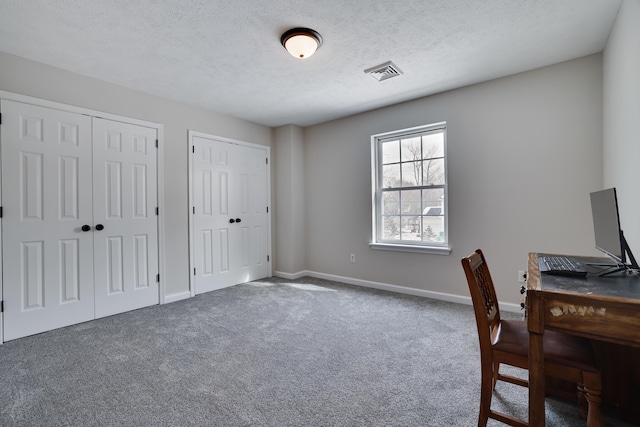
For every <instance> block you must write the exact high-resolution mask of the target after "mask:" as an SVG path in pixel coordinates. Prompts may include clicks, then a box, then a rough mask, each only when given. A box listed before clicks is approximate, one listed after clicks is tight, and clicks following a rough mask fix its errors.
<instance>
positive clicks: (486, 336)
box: [462, 249, 500, 348]
mask: <svg viewBox="0 0 640 427" xmlns="http://www.w3.org/2000/svg"><path fill="white" fill-rule="evenodd" d="M462 267H463V268H464V271H465V274H466V276H467V284H468V285H469V292H470V293H471V300H472V302H473V309H474V312H475V315H476V322H477V324H478V334H479V338H480V347H481V348H483V347H484V346H486V345H489V346H490V345H491V337H492V336H493V333H494V329H495V328H497V327H498V325H499V324H500V308H499V306H498V298H497V297H496V291H495V288H494V286H493V280H492V279H491V273H489V267H488V266H487V262H486V260H485V259H484V255H483V253H482V251H481V250H480V249H477V250H476V251H475V252H474V253H473V254H471V255H470V256H468V257H466V258H463V259H462Z"/></svg>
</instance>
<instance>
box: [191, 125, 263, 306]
mask: <svg viewBox="0 0 640 427" xmlns="http://www.w3.org/2000/svg"><path fill="white" fill-rule="evenodd" d="M187 133H188V141H189V144H188V147H187V148H188V150H189V151H188V158H189V169H188V174H189V187H188V192H189V206H188V209H189V211H188V215H189V290H190V292H191V296H192V297H194V296H195V295H196V288H195V283H194V274H193V270H194V268H195V266H196V261H195V249H194V238H193V211H194V206H195V203H194V200H193V156H192V154H193V150H194V148H193V139H194V138H197V137H200V138H206V139H215V140H216V141H221V142H226V143H228V144H235V145H241V146H244V147H249V148H256V149H259V150H266V151H267V206H268V208H269V211H268V213H267V248H268V251H269V259H270V261H269V265H268V272H269V276H271V275H273V263H272V262H271V259H272V256H271V252H272V251H271V249H272V248H271V147H269V146H268V145H261V144H254V143H251V142H245V141H240V140H237V139H231V138H224V137H221V136H216V135H211V134H208V133H204V132H197V131H194V130H191V129H189V130H188V132H187Z"/></svg>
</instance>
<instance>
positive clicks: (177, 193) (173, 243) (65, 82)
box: [0, 52, 275, 297]
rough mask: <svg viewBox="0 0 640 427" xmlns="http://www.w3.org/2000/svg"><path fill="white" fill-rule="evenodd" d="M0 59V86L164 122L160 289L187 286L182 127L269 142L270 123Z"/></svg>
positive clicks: (177, 291) (171, 291)
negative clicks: (162, 227)
mask: <svg viewBox="0 0 640 427" xmlns="http://www.w3.org/2000/svg"><path fill="white" fill-rule="evenodd" d="M0 64H1V66H0V90H5V91H8V92H14V93H18V94H22V95H28V96H33V97H37V98H42V99H46V100H50V101H55V102H60V103H63V104H69V105H73V106H77V107H84V108H89V109H93V110H97V111H101V112H106V113H112V114H118V115H121V116H126V117H132V118H136V119H141V120H147V121H151V122H156V123H161V124H163V125H164V170H165V177H164V200H165V210H164V212H163V214H164V215H165V217H164V225H165V230H164V231H165V248H164V250H165V259H166V263H165V272H166V277H165V278H164V283H165V286H166V293H165V295H166V296H168V297H171V296H172V295H184V293H185V292H188V291H189V287H188V286H189V275H188V274H189V268H188V262H189V245H188V222H187V221H188V213H187V212H188V203H187V201H188V192H187V166H188V157H187V156H188V153H187V130H188V129H192V130H196V131H200V132H206V133H210V134H213V135H217V136H223V137H227V138H232V139H237V140H241V141H246V142H252V143H256V144H262V145H271V129H270V128H268V127H266V126H261V125H258V124H255V123H251V122H247V121H245V120H240V119H236V118H233V117H229V116H225V115H222V114H217V113H214V112H211V111H205V110H202V109H198V108H193V107H190V106H187V105H185V104H181V103H178V102H173V101H170V100H167V99H163V98H158V97H154V96H150V95H147V94H144V93H141V92H137V91H134V90H130V89H127V88H124V87H121V86H116V85H112V84H109V83H106V82H103V81H99V80H95V79H91V78H89V77H85V76H81V75H78V74H74V73H70V72H68V71H64V70H60V69H57V68H53V67H50V66H47V65H43V64H40V63H37V62H33V61H29V60H26V59H22V58H19V57H16V56H13V55H9V54H6V53H2V52H0ZM272 181H273V179H272ZM274 240H275V239H274ZM272 252H273V251H272Z"/></svg>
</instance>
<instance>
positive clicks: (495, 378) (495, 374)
mask: <svg viewBox="0 0 640 427" xmlns="http://www.w3.org/2000/svg"><path fill="white" fill-rule="evenodd" d="M499 373H500V362H493V381H492V384H491V389H492V390H495V389H496V384H497V383H498V374H499Z"/></svg>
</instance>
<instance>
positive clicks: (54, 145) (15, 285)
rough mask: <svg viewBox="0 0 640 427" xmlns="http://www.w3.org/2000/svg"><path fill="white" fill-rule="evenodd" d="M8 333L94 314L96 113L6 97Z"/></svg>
mask: <svg viewBox="0 0 640 427" xmlns="http://www.w3.org/2000/svg"><path fill="white" fill-rule="evenodd" d="M0 102H1V105H0V109H1V110H2V119H3V124H2V126H0V129H1V134H0V139H1V141H2V178H3V179H2V198H3V200H2V202H3V211H4V216H3V220H2V221H3V259H2V265H3V291H4V307H5V312H4V315H5V318H4V339H5V340H11V339H15V338H19V337H23V336H27V335H32V334H36V333H40V332H43V331H46V330H50V329H55V328H59V327H62V326H68V325H71V324H75V323H79V322H83V321H86V320H90V319H93V317H94V309H93V303H94V292H93V256H92V252H93V236H92V233H91V232H84V231H82V226H83V225H91V223H92V213H91V212H92V194H91V191H92V189H91V180H92V177H91V168H92V161H91V156H92V145H91V119H90V118H89V117H87V116H84V115H81V114H75V113H69V112H64V111H59V110H55V109H50V108H44V107H39V106H34V105H30V104H25V103H21V102H15V101H9V100H2V101H0Z"/></svg>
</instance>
